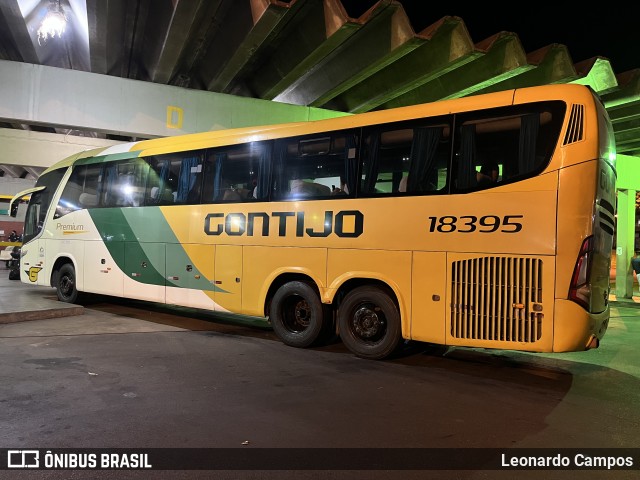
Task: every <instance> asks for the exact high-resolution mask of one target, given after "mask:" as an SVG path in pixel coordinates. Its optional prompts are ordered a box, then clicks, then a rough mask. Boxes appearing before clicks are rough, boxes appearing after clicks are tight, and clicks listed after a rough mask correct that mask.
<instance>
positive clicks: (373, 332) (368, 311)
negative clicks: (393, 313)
mask: <svg viewBox="0 0 640 480" xmlns="http://www.w3.org/2000/svg"><path fill="white" fill-rule="evenodd" d="M349 329H350V331H351V334H352V335H353V336H354V337H356V338H357V339H358V340H361V341H363V342H365V343H376V342H379V341H380V340H381V339H382V338H384V336H385V334H386V332H387V318H386V317H385V315H384V312H383V311H382V309H381V308H380V307H379V306H377V305H375V304H374V303H370V302H367V303H362V304H360V305H358V306H357V307H356V308H355V309H354V311H353V316H352V317H351V321H350V322H349Z"/></svg>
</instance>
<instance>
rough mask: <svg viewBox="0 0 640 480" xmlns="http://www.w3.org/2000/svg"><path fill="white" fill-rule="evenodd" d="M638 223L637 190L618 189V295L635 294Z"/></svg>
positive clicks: (624, 296) (629, 295) (622, 296)
mask: <svg viewBox="0 0 640 480" xmlns="http://www.w3.org/2000/svg"><path fill="white" fill-rule="evenodd" d="M635 223H636V191H635V190H627V189H625V190H618V216H617V222H616V297H617V298H631V297H632V296H633V269H632V268H631V257H633V249H634V241H635Z"/></svg>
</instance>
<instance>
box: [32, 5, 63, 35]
mask: <svg viewBox="0 0 640 480" xmlns="http://www.w3.org/2000/svg"><path fill="white" fill-rule="evenodd" d="M66 28H67V16H66V15H65V14H64V12H63V11H62V7H61V6H60V0H55V1H53V2H52V3H51V4H50V5H49V9H48V11H47V14H46V15H45V16H44V19H43V20H42V24H41V25H40V28H38V45H42V44H43V43H46V42H47V40H49V38H54V37H55V36H56V35H57V36H58V38H61V37H62V35H63V34H64V31H65V30H66Z"/></svg>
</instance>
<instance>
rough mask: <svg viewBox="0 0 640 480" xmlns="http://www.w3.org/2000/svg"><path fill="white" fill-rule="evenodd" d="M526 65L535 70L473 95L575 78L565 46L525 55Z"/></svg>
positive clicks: (548, 47) (550, 47)
mask: <svg viewBox="0 0 640 480" xmlns="http://www.w3.org/2000/svg"><path fill="white" fill-rule="evenodd" d="M527 63H529V65H532V66H533V67H535V68H532V69H531V70H525V71H523V72H522V73H521V74H520V75H515V76H513V77H509V78H507V79H505V80H503V81H502V82H497V83H494V84H492V85H489V86H487V87H485V88H483V89H481V90H477V91H476V92H475V93H474V94H481V93H491V92H499V91H501V90H510V89H512V88H524V87H533V86H536V85H546V84H549V83H566V82H568V81H570V80H573V79H575V78H576V76H577V74H576V70H575V68H574V66H573V61H572V60H571V56H570V55H569V51H568V49H567V47H566V46H565V45H561V44H558V43H554V44H551V45H547V46H546V47H543V48H540V49H538V50H536V51H535V52H531V53H529V54H527Z"/></svg>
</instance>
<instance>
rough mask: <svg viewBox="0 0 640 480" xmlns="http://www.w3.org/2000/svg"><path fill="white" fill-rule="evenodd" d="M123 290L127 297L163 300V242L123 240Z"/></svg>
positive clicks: (155, 300)
mask: <svg viewBox="0 0 640 480" xmlns="http://www.w3.org/2000/svg"><path fill="white" fill-rule="evenodd" d="M124 270H125V272H124V273H125V277H124V292H125V295H126V296H127V297H131V298H137V299H140V300H149V301H151V302H164V301H165V244H164V243H152V242H149V243H146V242H145V243H142V242H124Z"/></svg>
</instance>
